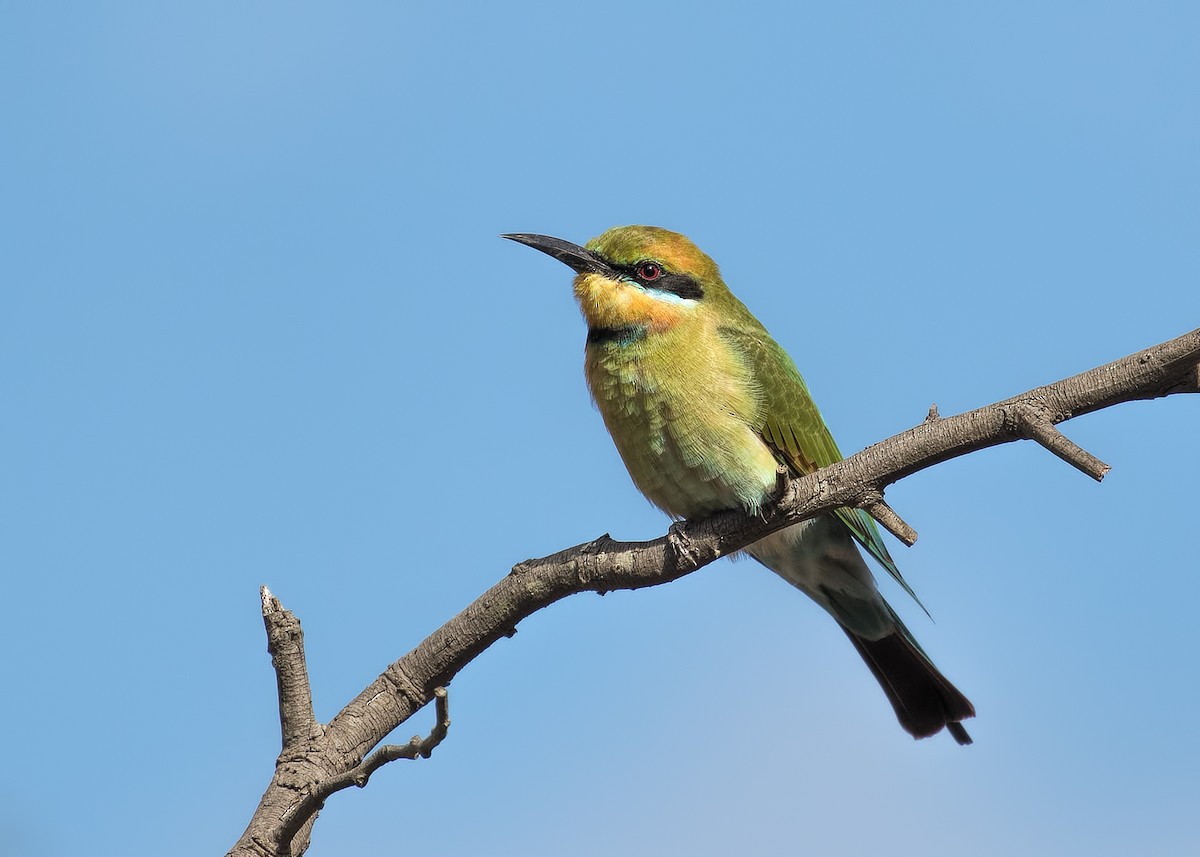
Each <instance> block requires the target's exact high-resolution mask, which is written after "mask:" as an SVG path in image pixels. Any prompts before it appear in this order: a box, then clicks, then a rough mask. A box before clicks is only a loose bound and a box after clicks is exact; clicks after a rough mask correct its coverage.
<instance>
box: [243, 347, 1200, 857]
mask: <svg viewBox="0 0 1200 857" xmlns="http://www.w3.org/2000/svg"><path fill="white" fill-rule="evenodd" d="M1196 392H1200V330H1194V331H1192V332H1191V333H1188V334H1185V335H1184V336H1181V337H1178V338H1177V339H1173V340H1171V341H1169V342H1165V343H1163V344H1161V345H1156V346H1154V347H1153V348H1149V349H1146V350H1145V351H1141V352H1138V353H1137V354H1133V355H1130V356H1129V357H1126V358H1124V359H1122V360H1118V361H1116V362H1113V363H1109V364H1107V365H1105V366H1101V367H1098V368H1096V369H1092V370H1091V371H1089V372H1084V373H1081V374H1079V375H1075V376H1072V377H1070V378H1066V379H1064V380H1062V381H1059V382H1057V383H1054V384H1049V385H1047V386H1045V387H1038V388H1037V389H1035V390H1030V391H1029V392H1027V393H1023V394H1021V395H1019V396H1015V397H1013V398H1011V399H1006V400H1004V401H1002V402H997V403H995V404H993V405H988V406H986V407H983V408H978V409H976V410H973V411H969V412H967V413H964V414H959V415H957V416H952V417H945V418H943V417H940V416H939V415H938V413H937V409H936V407H933V408H930V410H929V415H928V416H927V417H926V418H925V420H924V421H923V422H922V423H921V424H920V425H917V426H915V427H913V428H911V429H909V430H908V431H905V432H902V433H901V434H898V435H896V436H894V437H891V438H888V439H887V440H884V441H881V442H879V443H877V444H875V445H873V446H871V447H868V448H867V449H865V450H863V451H862V452H859V453H857V454H855V455H852V456H850V457H849V458H847V459H845V460H844V461H840V462H838V463H836V464H833V465H830V466H829V467H825V468H822V469H821V470H819V471H818V472H816V473H812V474H809V475H807V476H804V477H801V478H798V479H787V480H785V479H783V478H781V479H780V486H779V487H780V490H779V491H778V492H777V495H778V496H777V497H776V498H775V499H774V501H773V502H772V503H769V504H767V505H766V506H765V507H764V509H763V510H762V512H761V514H759V515H753V516H748V515H745V514H743V513H741V512H724V513H721V514H718V515H714V516H713V517H711V518H707V519H704V520H697V521H687V522H682V523H678V524H675V525H673V526H672V527H671V528H670V531H669V532H668V534H667V535H666V536H664V537H662V538H659V539H655V540H654V541H650V542H617V541H614V540H613V539H611V538H609V537H608V536H607V535H604V536H601V537H600V538H598V539H596V540H594V541H591V542H588V543H587V544H583V545H578V546H576V547H573V548H569V549H567V550H564V551H560V552H558V553H556V554H553V555H551V556H548V557H544V558H542V559H535V560H527V561H525V562H522V563H519V564H518V565H516V566H514V567H513V569H512V571H511V572H510V573H509V574H508V576H506V577H505V578H504V579H503V580H501V581H500V582H498V583H497V584H495V585H494V586H492V587H491V588H490V589H489V590H487V592H485V593H484V594H483V595H481V596H480V597H479V598H478V599H476V600H475V601H474V602H473V603H471V604H470V605H468V606H467V607H466V609H464V610H463V611H462V612H461V613H459V614H458V615H457V616H455V617H454V618H453V619H451V620H450V621H449V622H447V623H446V624H444V625H443V626H442V627H440V628H438V629H437V630H436V631H434V632H433V633H432V634H431V635H430V636H429V637H428V638H426V639H425V640H424V641H423V642H422V643H421V644H420V645H418V646H417V647H416V648H415V649H413V650H412V651H411V652H409V653H408V654H407V655H404V656H403V657H402V658H400V659H399V660H398V661H396V662H395V663H393V664H392V665H391V666H389V667H388V668H387V669H386V670H385V671H384V672H383V674H381V675H380V676H379V678H377V679H376V680H375V681H374V682H372V683H371V684H370V685H369V686H368V687H367V688H365V689H364V690H363V691H362V693H360V694H359V695H358V696H357V697H355V698H354V699H353V700H351V701H350V703H349V704H347V705H346V707H345V708H343V709H342V711H341V712H339V713H338V714H337V716H336V717H334V718H333V720H332V721H330V722H329V724H328V725H326V726H325V727H324V728H323V729H322V728H321V727H320V725H319V724H315V728H313V726H314V724H308V721H307V720H306V717H307V718H311V717H312V714H311V712H312V703H311V694H310V693H309V691H308V679H307V674H306V673H304V678H303V682H301V681H300V680H299V679H296V678H295V677H291V678H289V679H288V680H287V681H286V682H285V680H284V678H283V677H282V671H281V667H280V664H281V663H285V664H292V665H293V667H294V666H295V664H296V662H298V664H299V667H300V670H301V672H302V673H303V648H302V646H301V645H300V643H299V640H300V638H299V633H298V632H299V625H298V624H297V625H296V634H295V635H294V636H290V637H287V639H288V640H291V641H293V642H292V643H290V644H288V645H284V646H283V647H282V648H280V647H279V646H277V645H276V644H275V643H274V642H272V643H271V646H272V648H271V651H272V657H273V658H274V662H275V664H276V670H277V674H279V675H280V678H279V687H280V717H281V723H282V724H283V732H284V752H283V753H282V754H281V755H280V757H279V761H278V763H277V765H276V770H275V775H274V777H273V778H272V780H271V782H270V784H269V785H268V786H267V790H266V792H265V793H264V794H263V797H262V800H261V802H260V803H259V806H258V808H257V810H256V811H255V813H254V816H253V817H252V819H251V821H250V824H249V826H248V827H247V828H246V831H245V833H243V834H242V837H241V838H240V839H239V840H238V843H237V844H236V845H235V846H234V848H233V849H232V850H231V851H230V852H229V854H231V855H257V857H264V855H272V857H273V855H290V854H300V853H303V852H304V850H305V849H306V848H307V847H308V835H309V832H310V830H311V826H312V823H313V821H314V819H315V818H316V813H317V812H318V811H319V809H320V804H321V802H322V801H323V800H324V797H325V796H328V794H332V792H333V791H336V789H335V788H332V784H338V783H347V780H349V783H347V785H348V784H350V783H353V784H358V783H357V780H356V779H355V778H356V777H358V776H362V777H363V782H365V781H366V777H368V776H369V774H370V771H373V770H374V769H375V767H378V765H377V764H375V765H374V767H370V766H371V765H373V764H374V762H373V761H372V760H373V759H376V758H377V757H376V756H372V757H371V758H370V759H368V760H367V762H363V759H364V758H365V757H367V754H368V753H370V751H371V750H372V748H374V747H376V746H377V745H378V744H379V743H380V742H381V741H382V740H383V739H384V738H385V737H386V736H387V735H388V733H390V732H391V731H392V730H393V729H395V728H396V727H397V726H399V725H400V724H401V723H403V722H404V721H405V720H407V719H408V718H409V717H411V716H412V715H413V713H414V712H416V711H417V710H418V709H419V708H421V707H422V706H423V705H425V704H426V703H427V702H428V701H429V700H430V699H431V698H434V696H435V694H436V689H437V688H439V687H444V686H445V685H447V684H449V682H450V680H451V679H452V678H453V677H454V675H455V674H456V673H457V672H458V671H459V670H461V669H462V668H463V667H464V666H466V665H467V664H468V663H470V662H471V661H472V660H473V659H474V658H475V657H476V656H478V655H479V654H480V653H481V652H483V651H484V650H485V649H487V648H488V647H489V646H490V645H492V644H493V643H495V642H496V641H497V640H499V639H500V638H502V637H505V636H510V635H511V634H512V633H513V632H514V631H515V629H516V626H517V624H518V623H519V622H520V621H521V620H522V619H524V618H526V617H527V616H529V615H531V614H533V613H535V612H536V611H538V610H540V609H542V608H543V607H546V606H548V605H550V604H553V603H554V602H555V601H558V600H560V599H562V598H565V597H567V596H568V595H572V594H575V593H577V592H588V591H590V592H600V593H603V592H608V591H611V590H614V589H639V588H642V587H646V586H656V585H658V584H661V583H667V582H669V581H672V580H676V579H678V578H680V577H682V576H684V575H686V574H689V573H690V572H692V571H695V570H696V569H698V568H701V567H702V566H704V565H706V564H708V563H710V562H712V561H713V560H715V559H717V558H718V557H721V556H725V555H726V554H730V553H734V552H736V551H738V550H740V549H741V548H743V547H745V546H747V545H749V544H752V543H753V542H755V541H757V540H759V539H761V538H762V537H764V536H766V535H768V534H770V533H772V532H775V531H776V530H779V529H782V528H783V527H786V526H788V525H790V524H793V523H796V522H797V521H801V520H804V519H806V518H811V517H815V516H817V515H820V514H824V513H826V512H829V511H831V510H833V509H836V508H838V507H842V506H855V507H859V508H863V509H866V510H867V511H868V512H869V513H870V514H872V515H873V516H875V518H876V519H877V520H878V521H879V522H880V523H881V524H882V525H883V526H884V527H885V528H886V529H888V530H889V531H891V532H893V533H894V534H896V535H897V537H899V538H901V539H902V540H903V541H905V542H907V543H910V544H911V542H912V540H915V538H916V533H915V531H913V530H912V528H911V527H908V525H907V524H905V523H904V522H903V521H902V520H900V518H899V516H897V515H896V514H895V513H894V512H892V511H891V509H890V508H888V506H887V505H886V504H885V503H884V501H883V491H884V489H885V488H886V487H887V486H888V485H891V484H892V483H893V482H896V481H898V480H900V479H903V478H904V477H906V476H909V475H911V474H913V473H916V472H917V471H919V470H923V469H925V468H927V467H932V466H933V465H935V464H939V463H940V462H943V461H947V460H949V459H951V458H955V457H957V456H961V455H966V454H968V453H971V452H975V451H977V450H981V449H986V448H988V447H991V446H997V445H999V444H1002V443H1008V442H1010V441H1014V440H1020V439H1033V440H1036V441H1037V442H1038V443H1040V444H1042V445H1043V446H1044V447H1046V448H1047V449H1048V450H1050V451H1051V452H1053V453H1054V454H1055V455H1057V456H1058V457H1060V458H1062V459H1063V460H1065V461H1067V462H1069V463H1071V464H1072V465H1074V466H1075V467H1078V468H1079V469H1080V470H1082V471H1083V472H1085V473H1087V474H1088V475H1090V476H1092V477H1093V478H1096V479H1100V478H1101V477H1103V476H1104V474H1105V473H1106V472H1107V470H1108V465H1106V464H1104V463H1103V462H1101V461H1100V460H1099V459H1098V458H1096V457H1094V456H1092V455H1091V454H1090V453H1087V452H1086V451H1084V450H1082V449H1081V448H1080V447H1078V446H1077V445H1075V444H1074V443H1072V442H1071V441H1069V440H1067V439H1066V438H1065V437H1064V436H1063V435H1062V434H1061V433H1059V432H1058V430H1057V429H1056V428H1054V426H1055V425H1057V424H1058V423H1061V422H1064V421H1066V420H1068V419H1071V418H1072V417H1076V416H1081V415H1083V414H1088V413H1092V412H1093V411H1097V410H1101V409H1103V408H1107V407H1111V406H1113V405H1116V404H1120V403H1122V402H1130V401H1136V400H1141V399H1154V398H1159V397H1162V396H1167V395H1172V394H1175V393H1196ZM268 596H269V593H266V592H265V590H264V620H266V621H267V622H268V624H267V627H268V636H269V637H270V635H271V633H272V630H271V629H272V624H271V621H272V620H268V619H267V615H266V614H267V598H268ZM271 605H272V615H274V613H275V612H278V611H282V612H283V613H286V611H283V609H282V607H278V602H277V601H275V600H274V599H271ZM276 607H278V611H276V609H275V608H276ZM286 615H287V616H291V614H290V613H287V614H286ZM292 618H293V620H294V617H292ZM272 639H273V638H272ZM279 652H283V653H284V654H286V657H285V656H283V655H282V654H280V653H279ZM289 675H290V673H289ZM304 700H307V703H306V704H305V703H304ZM285 711H286V712H291V713H285ZM306 712H307V713H306ZM443 715H444V710H439V714H438V719H439V722H441V721H442V720H444V719H445V717H444V716H443ZM306 724H308V732H307V733H306V737H304V738H302V739H301V738H298V737H296V738H295V740H294V743H293V745H291V746H289V737H288V736H289V735H291V736H294V737H295V736H299V735H301V734H302V733H304V732H305V729H304V728H303V727H304V726H305V725H306ZM435 731H436V730H435ZM432 739H433V735H432V734H431V736H430V738H429V739H426V740H432ZM438 740H440V737H439V738H438ZM410 743H411V742H410ZM430 749H432V746H430ZM381 752H382V751H381ZM386 755H388V754H385V756H386ZM385 761H386V759H385ZM379 764H382V762H379ZM368 768H369V770H368ZM356 772H357V773H356ZM364 773H365V776H363V774H364ZM341 787H345V786H341ZM318 795H323V796H322V797H320V798H316V797H315V796H318ZM293 834H295V835H294V836H293Z"/></svg>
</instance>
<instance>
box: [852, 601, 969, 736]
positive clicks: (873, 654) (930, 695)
mask: <svg viewBox="0 0 1200 857" xmlns="http://www.w3.org/2000/svg"><path fill="white" fill-rule="evenodd" d="M897 623H898V627H897V628H896V630H895V631H894V632H893V633H891V634H888V635H887V636H886V637H882V638H881V639H878V640H868V639H867V638H865V637H860V636H858V635H857V634H855V633H854V632H853V631H851V630H850V629H849V628H846V627H845V626H843V627H842V630H843V631H845V632H846V636H847V637H849V638H850V642H852V643H853V644H854V648H856V649H858V653H859V654H860V655H862V659H863V660H864V661H866V662H867V666H868V667H870V668H871V672H872V673H873V674H874V675H875V679H876V680H877V681H878V682H879V686H880V687H882V688H883V692H884V693H885V694H887V698H888V702H890V703H891V704H892V708H894V709H895V710H896V717H897V718H898V719H899V720H900V725H901V726H903V727H904V729H905V730H906V731H907V732H908V733H909V734H910V735H912V736H913V737H914V738H928V737H929V736H930V735H934V734H936V733H938V732H940V731H941V730H942V728H943V727H945V729H946V730H947V731H948V732H949V733H950V734H951V735H952V736H954V740H955V741H957V742H958V743H959V744H970V743H971V736H970V735H968V734H967V730H966V729H964V728H963V726H962V723H961V722H960V721H962V720H966V719H967V718H968V717H974V716H975V706H973V705H972V704H971V701H970V700H969V699H967V698H966V697H965V696H963V695H962V692H961V691H959V689H958V688H956V687H955V686H954V685H952V684H951V683H950V681H949V679H947V678H946V677H945V676H944V675H942V674H941V673H940V672H939V671H938V668H937V667H935V666H934V665H933V664H932V663H930V661H929V658H928V657H926V655H925V653H924V652H922V651H921V650H920V648H918V647H917V645H916V644H915V643H914V642H913V641H912V639H911V637H910V635H908V634H906V633H905V632H904V627H903V625H899V620H897Z"/></svg>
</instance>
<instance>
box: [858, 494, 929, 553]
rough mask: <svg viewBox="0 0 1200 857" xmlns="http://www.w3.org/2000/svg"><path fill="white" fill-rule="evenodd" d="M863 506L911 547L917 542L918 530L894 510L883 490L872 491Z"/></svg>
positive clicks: (886, 528)
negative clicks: (884, 498) (885, 499)
mask: <svg viewBox="0 0 1200 857" xmlns="http://www.w3.org/2000/svg"><path fill="white" fill-rule="evenodd" d="M861 508H863V509H865V510H866V511H867V514H868V515H870V516H871V517H872V518H874V519H875V520H876V521H878V522H879V525H880V526H881V527H883V528H884V529H885V530H887V531H888V532H889V533H891V534H892V535H893V536H895V537H896V538H898V539H899V540H900V541H902V542H904V543H905V544H906V545H908V546H909V547H912V546H913V545H914V544H916V541H917V531H916V530H914V529H913V528H912V527H910V526H909V525H908V524H906V523H905V522H904V519H903V518H901V517H900V516H899V515H897V514H896V513H895V511H893V510H892V507H891V506H889V505H888V504H887V503H885V502H884V501H883V494H882V492H879V491H872V492H870V493H869V494H868V495H867V497H866V498H865V499H864V501H863V503H862V505H861Z"/></svg>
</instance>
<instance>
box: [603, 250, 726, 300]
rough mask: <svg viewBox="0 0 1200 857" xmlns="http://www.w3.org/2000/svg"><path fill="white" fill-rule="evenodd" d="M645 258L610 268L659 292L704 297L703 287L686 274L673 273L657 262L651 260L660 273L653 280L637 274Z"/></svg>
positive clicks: (691, 298) (688, 297)
mask: <svg viewBox="0 0 1200 857" xmlns="http://www.w3.org/2000/svg"><path fill="white" fill-rule="evenodd" d="M646 261H647V260H643V261H641V262H637V263H635V264H633V265H613V266H612V268H613V270H614V271H616V272H617V273H619V274H622V275H624V276H626V277H628V278H629V279H631V280H633V281H634V282H636V283H641V284H642V285H644V286H645V287H646V288H648V289H657V290H658V291H660V292H670V293H671V294H673V295H678V296H679V297H681V298H685V299H687V300H699V299H700V298H702V297H704V288H703V287H702V286H701V285H700V284H699V283H697V282H696V281H695V280H693V279H692V278H691V277H689V276H688V275H687V274H675V273H672V272H671V271H668V270H667V269H666V268H664V267H663V266H662V265H660V264H659V263H658V262H652V263H651V264H653V265H656V266H657V267H658V269H659V270H660V271H662V273H661V274H660V275H659V276H658V277H656V278H655V279H653V280H649V281H647V280H646V279H645V278H644V277H639V276H638V269H639V268H641V267H642V266H643V265H645V264H646Z"/></svg>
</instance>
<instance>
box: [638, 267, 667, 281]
mask: <svg viewBox="0 0 1200 857" xmlns="http://www.w3.org/2000/svg"><path fill="white" fill-rule="evenodd" d="M662 273H663V272H662V268H660V267H658V265H656V264H654V263H653V262H642V264H640V265H638V267H637V275H638V279H639V280H647V281H649V280H657V279H658V278H659V277H661V276H662Z"/></svg>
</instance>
